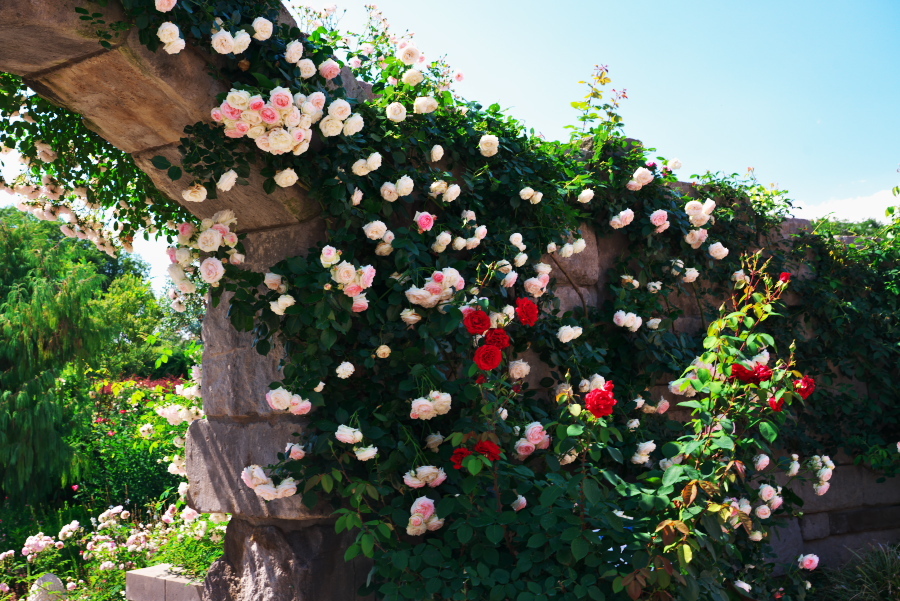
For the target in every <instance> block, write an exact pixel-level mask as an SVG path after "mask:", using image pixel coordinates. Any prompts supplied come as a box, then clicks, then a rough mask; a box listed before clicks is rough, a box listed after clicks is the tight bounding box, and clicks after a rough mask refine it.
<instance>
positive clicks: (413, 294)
mask: <svg viewBox="0 0 900 601" xmlns="http://www.w3.org/2000/svg"><path fill="white" fill-rule="evenodd" d="M465 285H466V284H465V281H464V280H463V278H462V276H461V275H460V274H459V272H458V271H457V270H456V269H454V268H452V267H445V268H444V269H442V270H441V271H435V272H434V273H433V274H431V276H430V277H429V278H428V279H427V280H426V281H425V285H424V286H422V287H421V288H419V287H417V286H413V287H411V288H410V289H409V290H407V291H406V298H407V300H409V302H411V303H412V304H414V305H419V306H420V307H425V308H426V309H430V308H432V307H435V306H437V305H438V304H439V303H446V302H448V301H449V300H450V299H451V298H453V295H454V294H455V293H456V292H457V291H459V290H462V289H463V288H464V287H465Z"/></svg>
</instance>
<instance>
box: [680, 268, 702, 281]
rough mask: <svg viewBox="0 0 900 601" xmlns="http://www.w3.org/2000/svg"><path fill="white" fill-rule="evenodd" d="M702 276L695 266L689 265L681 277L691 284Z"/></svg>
mask: <svg viewBox="0 0 900 601" xmlns="http://www.w3.org/2000/svg"><path fill="white" fill-rule="evenodd" d="M699 276H700V272H699V271H697V270H696V269H694V268H693V267H688V268H687V269H685V270H684V277H682V278H681V281H682V282H684V283H685V284H690V283H691V282H693V281H695V280H696V279H697V278H698V277H699Z"/></svg>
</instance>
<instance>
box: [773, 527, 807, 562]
mask: <svg viewBox="0 0 900 601" xmlns="http://www.w3.org/2000/svg"><path fill="white" fill-rule="evenodd" d="M778 526H779V527H777V528H774V529H773V534H772V538H771V539H770V542H771V544H772V548H773V549H774V550H775V554H776V555H777V559H776V560H775V562H776V563H779V564H781V563H790V562H793V561H797V558H798V557H799V556H800V555H801V554H802V553H803V531H802V530H801V529H800V522H799V520H797V519H796V518H790V519H788V520H784V521H779V522H778ZM779 572H780V573H782V574H783V573H784V571H783V570H780V569H778V570H777V571H776V575H779Z"/></svg>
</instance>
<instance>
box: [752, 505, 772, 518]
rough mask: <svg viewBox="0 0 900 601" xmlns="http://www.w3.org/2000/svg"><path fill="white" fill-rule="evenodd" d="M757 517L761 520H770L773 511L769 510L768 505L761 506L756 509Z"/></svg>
mask: <svg viewBox="0 0 900 601" xmlns="http://www.w3.org/2000/svg"><path fill="white" fill-rule="evenodd" d="M755 513H756V517H758V518H759V519H761V520H766V519H769V518H770V517H771V516H772V510H771V509H769V506H768V505H760V506H759V507H757V508H756V512H755Z"/></svg>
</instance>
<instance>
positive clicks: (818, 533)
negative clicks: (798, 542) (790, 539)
mask: <svg viewBox="0 0 900 601" xmlns="http://www.w3.org/2000/svg"><path fill="white" fill-rule="evenodd" d="M800 531H801V532H802V533H803V540H816V539H819V538H825V537H826V536H828V535H829V534H831V524H830V523H829V519H828V514H827V513H811V514H807V515H804V516H803V517H802V518H800Z"/></svg>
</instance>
